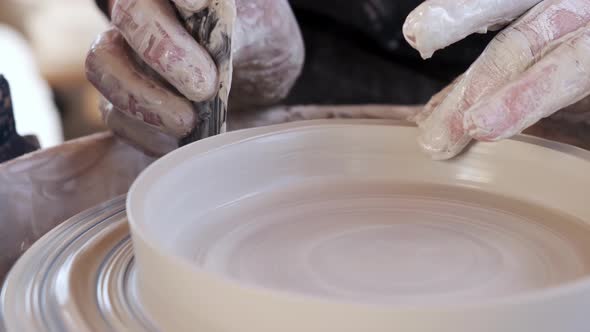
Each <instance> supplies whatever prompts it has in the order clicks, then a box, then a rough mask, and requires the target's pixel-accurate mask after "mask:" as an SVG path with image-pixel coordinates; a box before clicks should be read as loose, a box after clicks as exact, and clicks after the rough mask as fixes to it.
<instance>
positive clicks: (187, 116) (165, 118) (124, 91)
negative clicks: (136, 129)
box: [86, 29, 195, 138]
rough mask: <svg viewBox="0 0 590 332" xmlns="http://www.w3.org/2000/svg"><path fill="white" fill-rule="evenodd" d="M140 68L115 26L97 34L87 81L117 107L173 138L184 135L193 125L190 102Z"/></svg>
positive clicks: (87, 69)
mask: <svg viewBox="0 0 590 332" xmlns="http://www.w3.org/2000/svg"><path fill="white" fill-rule="evenodd" d="M141 69H142V68H140V67H139V66H138V65H137V63H136V62H135V61H134V59H133V58H132V54H131V50H130V49H129V47H128V46H127V45H126V43H125V40H124V39H123V38H122V37H121V35H120V34H119V33H118V32H117V31H116V30H115V29H111V30H108V31H107V32H105V33H103V34H101V35H100V36H99V38H98V39H97V40H96V42H95V43H94V44H93V46H92V48H91V50H90V52H89V54H88V57H87V59H86V73H87V77H88V80H89V81H90V82H91V83H92V84H93V85H94V86H95V87H96V88H97V89H98V90H99V91H100V92H101V94H102V95H103V96H104V97H105V98H107V99H108V100H109V101H111V103H113V105H114V106H115V107H116V108H117V109H119V110H120V111H123V112H125V113H127V114H129V115H131V116H133V117H136V118H138V119H140V120H142V121H143V122H145V124H146V125H149V126H152V127H154V128H156V129H158V130H160V131H165V132H167V133H169V134H171V135H173V136H175V137H178V138H180V137H183V136H185V135H187V134H188V133H189V132H190V131H191V130H192V128H193V127H194V126H195V114H194V112H193V110H192V106H191V103H190V102H189V101H188V100H187V99H185V98H182V97H181V96H179V95H177V94H175V93H173V92H171V91H169V90H168V89H167V88H166V87H165V86H164V85H163V84H161V83H160V82H158V81H157V80H156V79H154V78H152V77H150V76H149V75H147V74H146V73H144V72H143V71H142V70H141Z"/></svg>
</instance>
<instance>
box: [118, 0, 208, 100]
mask: <svg viewBox="0 0 590 332" xmlns="http://www.w3.org/2000/svg"><path fill="white" fill-rule="evenodd" d="M112 22H113V24H115V26H116V27H117V28H118V29H119V31H120V32H121V33H122V34H123V36H124V37H125V39H126V40H127V42H128V43H129V45H130V46H131V48H133V49H134V50H135V52H136V53H137V54H138V55H139V57H140V58H141V59H142V60H143V61H144V62H145V63H146V64H148V65H149V66H150V67H151V68H153V69H154V70H155V71H156V72H158V73H159V74H160V75H161V76H162V77H164V78H165V79H166V80H167V81H168V82H169V83H170V84H172V85H173V86H174V87H175V88H176V89H178V91H180V93H182V94H183V95H184V96H186V97H187V98H188V99H190V100H192V101H203V100H207V99H210V98H211V97H212V96H213V95H214V94H215V92H216V91H217V80H218V77H217V68H216V67H215V63H214V62H213V60H212V59H211V57H210V56H209V54H208V53H207V51H206V50H205V49H204V48H203V47H202V46H200V45H199V44H198V43H197V42H196V41H195V40H194V38H193V37H191V36H190V35H189V34H188V32H187V31H186V30H185V29H184V28H183V27H182V25H181V23H180V22H179V21H178V19H177V17H176V14H175V12H174V9H173V8H172V6H171V5H170V3H169V2H168V0H117V2H116V3H115V6H114V8H113V14H112Z"/></svg>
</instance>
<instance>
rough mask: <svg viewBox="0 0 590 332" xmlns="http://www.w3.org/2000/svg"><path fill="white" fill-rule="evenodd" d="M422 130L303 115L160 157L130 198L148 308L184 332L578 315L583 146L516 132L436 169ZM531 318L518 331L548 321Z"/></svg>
mask: <svg viewBox="0 0 590 332" xmlns="http://www.w3.org/2000/svg"><path fill="white" fill-rule="evenodd" d="M416 134H417V130H416V129H415V128H413V127H411V126H406V125H403V124H400V123H391V122H388V123H385V122H367V121H365V122H359V121H337V122H335V121H331V122H326V121H314V122H302V123H296V124H288V125H279V126H274V127H268V128H258V129H250V130H246V131H240V132H235V133H230V134H225V135H222V136H219V137H216V138H212V139H207V140H204V141H201V142H198V143H195V144H193V145H190V146H187V147H185V148H182V149H180V150H178V151H176V152H174V153H172V154H170V155H168V156H166V157H165V158H163V159H162V160H160V161H158V162H156V163H155V164H154V165H153V166H151V167H150V168H149V169H148V170H147V171H146V172H144V174H142V176H141V177H140V178H139V180H138V181H137V182H136V183H135V184H134V186H133V188H132V190H131V192H130V195H129V200H128V213H129V218H130V223H131V230H132V236H133V240H134V246H135V248H136V256H137V260H138V268H139V271H140V277H139V279H140V281H139V282H140V287H141V289H142V294H143V296H144V297H145V299H146V302H153V303H158V302H159V303H161V301H163V300H167V301H168V302H170V303H172V304H170V305H171V308H172V307H174V309H169V310H166V311H165V312H164V313H161V314H158V313H156V314H155V315H156V316H158V315H160V316H161V317H160V318H161V320H163V321H164V322H163V323H162V324H163V325H164V326H165V327H166V328H177V329H180V330H182V329H187V328H189V327H190V326H192V325H191V324H199V325H200V326H204V327H207V328H210V329H211V331H217V330H219V331H256V332H259V331H276V330H277V328H280V330H282V331H291V329H289V328H287V327H285V326H292V325H293V324H294V325H293V326H294V327H293V331H296V330H297V329H300V328H305V329H306V331H316V330H317V331H326V328H328V329H332V328H338V329H339V331H349V329H347V328H350V331H353V330H354V329H353V328H354V326H356V327H357V328H361V327H362V329H363V330H364V331H387V330H389V329H391V328H392V326H391V324H396V322H400V319H401V321H405V323H404V324H405V325H404V326H405V327H408V328H412V327H416V331H431V330H429V329H428V326H430V327H431V328H439V330H440V328H441V327H442V326H444V324H445V323H444V322H446V321H448V322H453V323H449V324H450V325H448V326H449V327H450V328H451V327H452V328H455V331H463V330H462V329H461V328H466V329H465V331H467V328H471V331H472V330H473V328H474V327H476V326H474V325H469V324H468V322H467V321H466V319H464V318H460V316H461V315H457V316H456V317H453V318H449V317H450V316H448V315H449V314H448V312H447V313H446V314H445V315H447V316H444V315H443V316H440V317H439V322H438V323H436V324H433V323H424V322H419V320H421V321H424V319H414V320H411V318H408V317H411V315H409V314H407V313H406V314H405V315H402V316H399V317H398V316H395V315H393V316H392V315H391V314H392V312H398V313H399V312H400V310H408V309H409V308H411V309H412V310H418V312H419V310H420V309H424V310H429V312H430V314H433V311H432V310H437V309H441V308H446V309H445V310H447V311H448V310H449V308H462V312H463V313H464V312H465V311H464V310H463V309H465V308H475V307H481V306H482V305H483V306H485V305H490V306H493V305H495V306H499V305H500V304H501V303H503V304H506V305H507V304H514V305H515V308H521V309H517V310H513V311H514V312H511V313H504V312H503V311H501V312H503V314H504V315H505V316H502V317H501V320H505V319H508V322H510V321H511V319H513V321H512V323H514V319H516V320H518V319H522V317H524V316H526V312H523V311H522V310H525V309H522V308H524V304H525V302H526V304H527V306H528V307H529V308H531V310H535V309H534V307H531V306H532V305H533V304H535V303H536V304H539V305H541V304H543V305H555V306H556V307H555V308H558V309H556V310H557V311H559V312H561V311H564V310H569V311H568V316H567V317H564V318H563V319H567V320H568V321H569V323H568V324H578V323H580V322H579V319H582V318H581V317H582V316H576V315H578V313H579V314H580V315H582V313H581V311H579V310H577V311H576V309H575V307H573V306H579V305H580V304H581V303H582V302H583V303H584V305H583V306H587V304H588V303H586V302H588V301H590V300H589V299H588V298H589V296H588V289H589V287H588V284H587V281H586V278H587V277H588V276H589V275H590V227H589V225H588V224H587V223H588V222H589V221H590V205H589V204H588V198H587V197H588V196H587V194H588V190H589V189H590V177H589V176H588V174H590V161H589V158H588V155H589V154H588V153H586V152H583V151H581V150H576V149H574V148H568V147H565V146H561V145H554V146H549V145H548V143H544V142H543V141H540V140H537V139H532V138H522V137H521V138H518V139H515V140H507V141H503V142H499V143H486V144H477V145H475V146H473V147H472V148H471V149H470V150H469V152H467V153H466V154H464V155H462V156H461V157H459V158H457V159H455V160H452V161H448V162H436V161H432V160H431V159H429V158H428V157H427V156H426V155H425V154H423V152H421V151H420V150H419V149H418V148H417V145H416V143H415V141H416ZM556 147H557V149H556ZM560 149H561V151H560ZM566 150H567V151H566ZM156 288H157V290H155V289H156ZM581 296H585V299H581ZM519 301H520V302H519ZM564 301H565V302H564ZM568 301H569V302H568ZM580 301H582V302H580ZM584 301H585V302H584ZM517 304H518V305H517ZM146 307H148V309H149V308H150V304H149V303H148V304H147V305H146ZM195 307H198V308H199V310H196V311H199V313H196V312H195V310H194V308H195ZM153 308H155V306H154V307H153ZM311 308H313V310H312V309H311ZM495 308H496V309H497V308H499V307H495ZM544 308H545V309H547V308H553V307H544ZM153 310H155V311H158V310H160V311H161V309H153ZM306 310H307V311H306ZM396 310H397V311H396ZM552 310H553V309H552ZM294 311H296V312H294ZM270 312H272V313H273V314H272V315H270V314H269V313H270ZM385 312H387V313H388V316H383V317H387V318H383V317H381V316H379V315H380V314H381V313H385ZM425 312H426V311H425ZM436 312H438V311H436ZM482 312H483V311H482ZM485 312H486V313H487V314H489V313H491V312H492V311H491V310H490V309H489V308H488V309H486V310H485ZM537 312H538V311H537ZM346 313H349V314H350V313H352V314H351V315H350V316H347V315H346ZM338 314H341V315H342V314H344V316H340V318H339V319H336V317H338ZM438 314H441V313H440V312H438ZM220 315H222V316H223V315H225V318H223V319H220V318H216V317H220ZM257 315H258V316H257ZM269 315H270V316H272V317H273V318H269V317H270V316H269ZM330 315H334V317H332V318H330V317H331V316H330ZM364 315H366V316H364ZM375 315H376V316H375ZM441 315H442V314H441ZM463 315H464V314H463ZM537 315H538V314H537ZM585 315H586V314H585V313H584V314H583V316H584V317H585ZM171 316H176V317H177V318H178V319H180V320H181V321H184V322H185V323H186V325H182V324H185V323H179V322H178V321H173V320H172V319H170V318H169V317H171ZM187 316H190V318H187ZM230 317H231V318H230ZM297 317H300V318H299V319H298V318H297ZM304 317H305V319H304ZM380 317H381V318H383V319H381V318H380ZM396 317H397V318H396ZM400 317H401V318H400ZM498 317H500V316H498ZM510 317H513V318H510ZM279 318H280V320H279ZM488 318H489V317H488ZM329 319H332V320H333V321H328V320H329ZM393 319H397V321H396V320H393ZM499 319H500V318H499ZM290 320H292V322H291V323H289V324H291V325H289V324H287V322H290ZM302 320H305V322H301V321H302ZM334 320H338V322H335V321H334ZM467 320H468V319H467ZM458 321H463V323H460V324H459V323H457V322H458ZM536 321H537V322H529V323H527V324H529V325H526V326H531V327H533V325H530V324H536V325H534V326H535V327H536V328H538V329H537V331H546V330H545V328H547V327H548V326H549V325H550V323H551V322H546V321H543V318H539V319H538V320H536ZM281 324H282V325H281ZM285 324H287V325H285ZM339 324H340V325H339ZM355 324H358V325H355ZM367 324H368V325H367ZM371 324H373V325H371ZM387 324H390V325H389V326H388V325H387ZM412 324H414V325H412ZM424 324H426V325H424ZM428 324H431V325H428ZM453 324H455V325H453ZM457 324H458V325H457ZM461 324H463V325H461ZM497 324H508V323H497ZM560 324H561V325H559V326H560V327H559V328H558V330H562V331H566V330H564V329H563V328H564V326H566V325H563V322H561V323H560ZM492 325H493V324H491V325H490V326H492ZM371 326H372V327H371ZM468 326H471V327H468ZM520 326H521V327H522V326H524V325H520ZM572 326H575V325H572ZM420 327H421V328H423V329H419V328H420ZM506 327H508V328H509V327H510V325H494V326H492V327H491V328H494V329H496V330H495V331H498V330H497V328H506ZM410 330H411V329H410ZM410 330H408V331H410ZM477 330H480V331H484V330H482V329H481V326H479V327H477ZM354 331H358V329H357V330H354ZM411 331H414V330H411ZM433 331H434V330H433ZM485 331H487V330H485ZM490 331H491V330H490ZM547 331H549V330H547Z"/></svg>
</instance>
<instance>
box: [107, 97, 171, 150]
mask: <svg viewBox="0 0 590 332" xmlns="http://www.w3.org/2000/svg"><path fill="white" fill-rule="evenodd" d="M99 108H100V111H101V113H102V117H103V120H104V122H105V124H106V125H107V127H109V129H111V130H112V132H113V133H114V134H115V135H117V136H118V137H119V138H121V139H122V140H123V141H125V142H126V143H128V144H130V145H132V146H133V147H135V148H137V149H138V150H141V151H143V152H144V153H146V154H147V155H149V156H154V157H159V156H163V155H165V154H167V153H168V152H170V151H172V150H174V149H176V148H178V143H177V142H178V140H176V139H175V138H174V137H171V136H169V135H166V134H164V133H162V132H159V131H157V130H155V129H154V128H151V127H147V126H145V125H144V124H143V123H142V122H141V121H138V120H137V119H135V118H132V117H130V116H128V115H126V113H124V112H123V111H120V110H117V109H116V108H115V107H114V106H113V105H112V104H111V103H109V102H108V101H106V100H103V101H102V102H101V103H100V106H99Z"/></svg>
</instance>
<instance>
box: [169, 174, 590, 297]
mask: <svg viewBox="0 0 590 332" xmlns="http://www.w3.org/2000/svg"><path fill="white" fill-rule="evenodd" d="M202 217H203V218H204V219H207V220H208V222H207V223H205V224H202V223H199V222H195V223H192V224H191V226H187V227H185V228H182V229H180V230H179V236H178V242H177V249H178V252H179V254H181V255H183V256H185V257H187V258H189V259H191V260H192V261H193V262H194V263H195V264H197V265H199V266H202V267H204V268H205V269H206V270H210V271H215V272H217V273H220V274H222V275H225V276H229V277H231V278H234V279H237V280H239V281H241V282H246V283H248V284H251V285H252V284H253V285H257V286H262V287H267V288H272V289H278V290H287V291H293V292H298V293H303V294H307V295H316V296H322V297H329V298H333V299H338V300H350V301H355V302H358V301H360V302H366V303H387V304H412V303H414V304H424V303H436V302H439V301H440V302H445V303H449V302H462V301H465V300H476V299H479V298H481V299H490V298H499V297H505V296H512V295H515V294H518V293H523V292H527V291H533V290H538V289H542V288H547V287H552V286H557V285H559V284H561V283H564V282H568V281H573V280H576V279H578V278H581V277H583V276H584V275H587V274H588V273H590V250H589V249H590V244H589V243H587V241H585V239H588V238H589V237H590V228H589V227H588V226H587V225H584V224H583V223H582V222H580V221H579V220H575V219H573V218H572V217H569V216H566V215H560V214H556V213H555V212H552V211H551V210H546V209H544V208H542V207H539V206H533V205H530V204H527V203H522V202H518V201H514V200H510V199H508V198H502V197H498V196H494V195H491V194H486V193H483V192H480V191H475V190H470V189H464V188H459V187H439V186H431V185H428V186H426V185H403V184H399V183H383V182H367V181H362V182H354V181H346V180H341V181H339V182H331V183H330V182H325V181H321V180H319V181H307V182H304V183H300V184H296V185H290V186H284V187H281V188H279V189H277V190H275V191H273V192H269V193H265V194H262V195H256V196H254V197H251V198H247V199H244V200H239V201H237V202H234V203H232V204H231V205H229V206H225V207H224V208H223V209H222V210H221V211H214V212H213V213H211V214H209V215H205V216H202Z"/></svg>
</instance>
